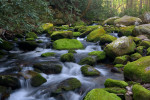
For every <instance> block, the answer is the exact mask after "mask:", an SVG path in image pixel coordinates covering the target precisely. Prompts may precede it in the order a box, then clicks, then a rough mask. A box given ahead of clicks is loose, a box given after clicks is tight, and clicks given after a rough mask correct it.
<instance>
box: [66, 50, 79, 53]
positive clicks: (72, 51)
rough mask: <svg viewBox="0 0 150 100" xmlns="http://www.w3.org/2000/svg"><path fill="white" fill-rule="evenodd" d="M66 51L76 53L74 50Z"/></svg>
mask: <svg viewBox="0 0 150 100" xmlns="http://www.w3.org/2000/svg"><path fill="white" fill-rule="evenodd" d="M68 53H77V52H76V51H75V50H68Z"/></svg>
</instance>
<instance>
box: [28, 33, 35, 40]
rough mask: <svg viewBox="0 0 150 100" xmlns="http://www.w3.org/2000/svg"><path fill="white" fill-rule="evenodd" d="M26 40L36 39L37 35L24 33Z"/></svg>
mask: <svg viewBox="0 0 150 100" xmlns="http://www.w3.org/2000/svg"><path fill="white" fill-rule="evenodd" d="M26 38H33V39H36V38H37V35H36V34H35V33H34V32H30V33H26Z"/></svg>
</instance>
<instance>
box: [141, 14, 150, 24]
mask: <svg viewBox="0 0 150 100" xmlns="http://www.w3.org/2000/svg"><path fill="white" fill-rule="evenodd" d="M141 19H142V21H143V23H144V24H148V23H150V12H146V13H144V14H143V15H142V16H141Z"/></svg>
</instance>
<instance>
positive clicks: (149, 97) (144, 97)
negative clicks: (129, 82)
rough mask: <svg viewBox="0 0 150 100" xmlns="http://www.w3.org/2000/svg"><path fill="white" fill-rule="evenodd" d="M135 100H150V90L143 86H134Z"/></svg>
mask: <svg viewBox="0 0 150 100" xmlns="http://www.w3.org/2000/svg"><path fill="white" fill-rule="evenodd" d="M132 91H133V99H134V100H150V90H147V89H145V88H144V87H143V86H141V85H138V84H136V85H134V86H133V88H132Z"/></svg>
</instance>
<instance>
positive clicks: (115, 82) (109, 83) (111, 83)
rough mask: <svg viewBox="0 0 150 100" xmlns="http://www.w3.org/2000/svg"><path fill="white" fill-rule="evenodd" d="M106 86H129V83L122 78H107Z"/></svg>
mask: <svg viewBox="0 0 150 100" xmlns="http://www.w3.org/2000/svg"><path fill="white" fill-rule="evenodd" d="M104 85H105V87H120V88H125V87H126V86H128V83H126V82H125V81H120V80H113V79H107V80H106V81H105V83H104Z"/></svg>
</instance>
